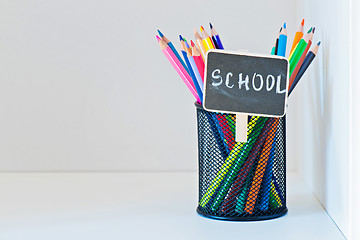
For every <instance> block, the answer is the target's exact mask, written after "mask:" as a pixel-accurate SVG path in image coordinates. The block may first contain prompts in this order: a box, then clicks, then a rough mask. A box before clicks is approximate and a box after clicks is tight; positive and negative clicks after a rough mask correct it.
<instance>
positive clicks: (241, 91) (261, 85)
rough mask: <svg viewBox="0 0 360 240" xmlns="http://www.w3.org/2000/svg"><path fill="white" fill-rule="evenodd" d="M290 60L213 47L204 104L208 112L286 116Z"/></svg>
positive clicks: (209, 57) (207, 70)
mask: <svg viewBox="0 0 360 240" xmlns="http://www.w3.org/2000/svg"><path fill="white" fill-rule="evenodd" d="M288 69H289V62H288V60H287V59H286V58H284V57H279V56H272V55H252V54H248V53H245V54H240V53H235V52H227V51H223V50H211V51H209V52H208V54H207V57H206V74H205V90H204V102H203V106H204V108H205V109H206V110H208V111H216V112H225V113H244V114H248V115H258V116H267V117H281V116H283V115H285V109H286V101H287V95H288V81H289V80H288V74H289V73H288Z"/></svg>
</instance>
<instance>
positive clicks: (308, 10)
mask: <svg viewBox="0 0 360 240" xmlns="http://www.w3.org/2000/svg"><path fill="white" fill-rule="evenodd" d="M349 6H350V1H349V0H346V1H340V0H338V1H330V2H329V1H326V0H318V1H313V0H304V1H299V5H298V14H299V15H301V16H304V17H305V19H307V20H308V23H309V24H312V25H314V26H316V37H315V41H319V40H321V41H322V44H321V48H320V51H319V54H318V56H317V57H316V59H315V60H314V64H313V65H312V66H311V67H310V68H309V71H308V73H307V74H305V75H304V77H303V79H302V82H301V83H300V84H299V86H298V89H297V92H296V93H295V94H294V95H295V96H294V97H295V98H296V100H297V101H298V102H297V103H296V105H297V108H296V109H297V111H296V115H297V124H298V126H299V128H298V130H297V132H296V135H297V137H298V142H297V146H298V147H297V149H296V156H298V162H299V170H300V172H301V173H302V174H303V176H304V178H305V180H306V182H307V183H308V184H309V186H310V187H311V188H312V189H313V191H314V193H315V194H316V196H317V197H318V199H319V200H320V202H321V203H322V204H323V206H324V207H325V209H326V210H327V211H328V213H329V214H330V216H331V217H332V218H333V220H334V221H335V223H336V224H337V225H338V227H339V228H340V229H341V231H342V232H343V233H344V235H345V236H346V237H349V173H350V171H349V159H350V143H351V141H350V136H351V134H350V133H351V129H350V126H349V125H350V120H349V119H350V115H351V109H350V107H349V105H350V102H351V101H350V97H349V96H350V84H351V81H350V80H351V79H350V71H349V70H350V18H349V16H350V8H349ZM300 102H301V104H299V103H300Z"/></svg>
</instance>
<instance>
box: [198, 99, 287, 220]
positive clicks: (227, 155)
mask: <svg viewBox="0 0 360 240" xmlns="http://www.w3.org/2000/svg"><path fill="white" fill-rule="evenodd" d="M196 106H197V119H198V146H199V205H198V209H197V211H198V212H199V213H200V214H202V215H205V216H207V217H211V218H217V219H224V220H263V219H270V218H275V217H279V216H282V215H284V214H285V213H286V212H287V208H286V175H285V169H286V168H285V163H286V151H285V149H286V148H285V144H286V143H285V139H286V138H285V129H286V128H285V117H283V118H266V117H257V116H251V117H249V123H248V130H247V132H248V141H247V142H246V143H240V142H235V122H236V118H235V115H232V114H222V113H213V112H208V111H206V110H204V109H203V108H202V107H201V106H200V105H196Z"/></svg>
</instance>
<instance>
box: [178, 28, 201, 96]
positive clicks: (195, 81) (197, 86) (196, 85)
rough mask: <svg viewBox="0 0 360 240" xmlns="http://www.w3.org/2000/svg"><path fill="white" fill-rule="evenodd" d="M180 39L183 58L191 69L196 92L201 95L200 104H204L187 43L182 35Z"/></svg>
mask: <svg viewBox="0 0 360 240" xmlns="http://www.w3.org/2000/svg"><path fill="white" fill-rule="evenodd" d="M179 37H180V45H181V52H182V54H183V56H184V60H185V63H186V66H187V67H188V69H189V72H190V77H191V79H192V81H193V83H194V86H195V89H196V92H197V93H198V95H199V98H200V101H201V102H200V103H202V101H203V94H202V90H201V88H200V85H199V83H198V81H197V79H196V77H195V73H194V71H193V69H192V67H191V63H190V61H189V58H188V57H187V53H186V47H185V41H184V39H183V38H182V36H181V35H180V36H179Z"/></svg>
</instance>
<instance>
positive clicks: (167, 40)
mask: <svg viewBox="0 0 360 240" xmlns="http://www.w3.org/2000/svg"><path fill="white" fill-rule="evenodd" d="M157 31H158V33H159V36H160V38H161V40H163V41H164V42H165V43H166V44H167V45H168V46H169V47H170V49H171V50H172V51H173V53H174V54H175V56H176V57H177V58H178V59H179V61H180V63H181V65H183V67H184V68H185V70H186V71H187V72H188V73H189V74H190V72H189V69H188V68H187V66H186V64H185V62H184V60H183V59H182V58H181V57H180V55H179V53H178V51H176V48H175V47H174V45H173V44H172V43H171V42H170V40H169V39H167V38H166V37H165V36H164V34H163V33H162V32H160V30H157Z"/></svg>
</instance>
